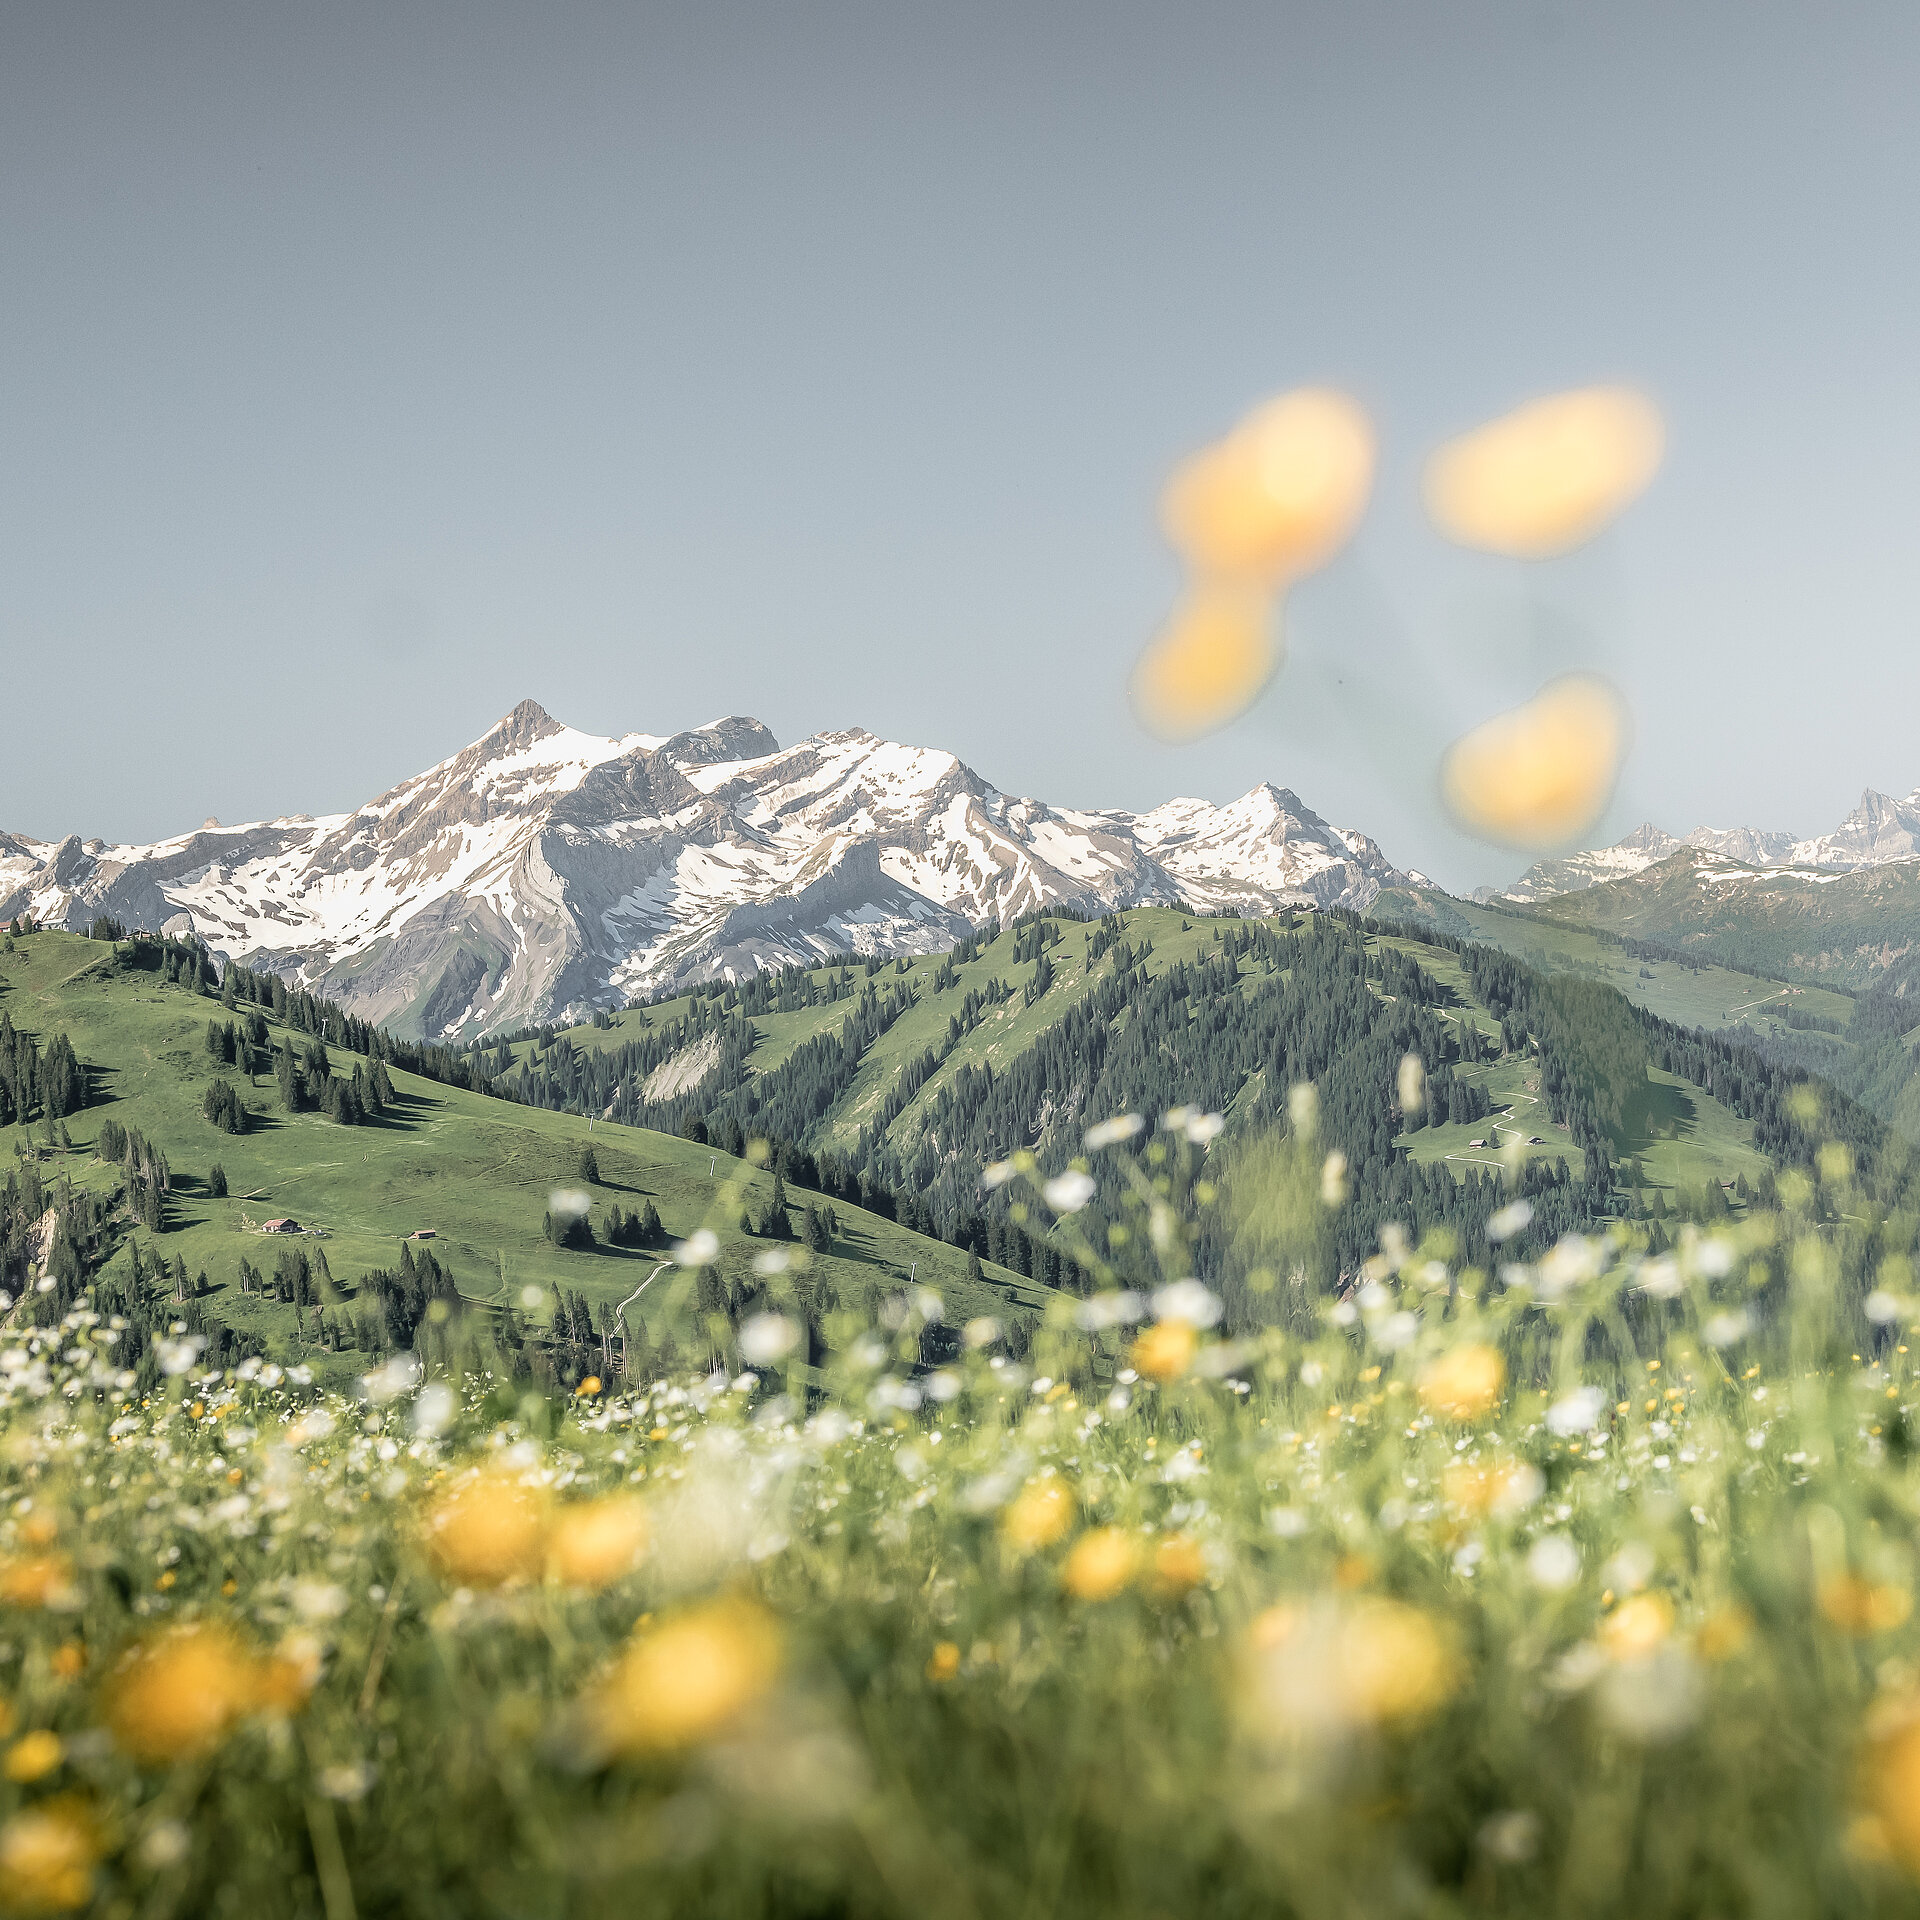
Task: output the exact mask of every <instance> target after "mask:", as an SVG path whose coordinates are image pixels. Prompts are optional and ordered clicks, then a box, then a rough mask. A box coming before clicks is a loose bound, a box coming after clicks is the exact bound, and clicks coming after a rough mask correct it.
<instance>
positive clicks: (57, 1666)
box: [47, 1640, 87, 1680]
mask: <svg viewBox="0 0 1920 1920" xmlns="http://www.w3.org/2000/svg"><path fill="white" fill-rule="evenodd" d="M47 1664H48V1666H50V1667H51V1668H52V1669H53V1671H54V1673H55V1674H56V1675H57V1676H58V1677H59V1678H60V1679H62V1680H77V1679H79V1677H80V1676H81V1675H82V1674H83V1673H85V1672H86V1670H87V1650H86V1648H85V1647H83V1646H82V1645H81V1644H80V1643H79V1641H77V1640H66V1641H63V1642H62V1643H61V1644H60V1645H59V1646H57V1647H55V1648H54V1650H53V1652H52V1653H51V1654H50V1655H48V1657H47Z"/></svg>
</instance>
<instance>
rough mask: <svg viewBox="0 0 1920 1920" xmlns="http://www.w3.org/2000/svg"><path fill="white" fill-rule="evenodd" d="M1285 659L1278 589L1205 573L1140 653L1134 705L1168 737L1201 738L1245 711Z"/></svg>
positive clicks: (1155, 729)
mask: <svg viewBox="0 0 1920 1920" xmlns="http://www.w3.org/2000/svg"><path fill="white" fill-rule="evenodd" d="M1279 664H1280V640H1279V634H1278V625H1277V620H1276V617H1275V613H1274V605H1273V598H1272V596H1271V595H1270V594H1269V593H1267V592H1266V591H1265V590H1264V589H1263V588H1260V587H1251V586H1247V585H1245V584H1243V583H1238V582H1233V581H1222V580H1209V581H1203V582H1202V583H1201V584H1200V585H1199V586H1198V587H1196V588H1195V589H1194V590H1193V592H1191V593H1190V594H1189V595H1188V596H1187V598H1186V599H1185V600H1184V601H1183V602H1182V603H1181V605H1180V607H1179V608H1178V609H1177V611H1176V612H1175V613H1174V616H1173V618H1172V620H1171V621H1170V622H1169V623H1168V624H1167V626H1166V628H1165V630H1164V631H1163V632H1162V633H1160V634H1159V635H1158V636H1157V637H1156V638H1155V639H1154V640H1153V641H1152V642H1151V643H1150V644H1149V645H1148V647H1147V650H1146V652H1145V653H1143V654H1142V655H1141V656H1140V663H1139V665H1138V666H1136V667H1135V668H1134V670H1133V705H1134V711H1135V712H1136V713H1137V714H1138V715H1139V716H1140V722H1141V724H1142V725H1143V726H1144V727H1145V728H1146V729H1147V731H1148V732H1149V733H1153V734H1157V735H1158V736H1159V737H1160V738H1161V739H1162V740H1169V741H1184V740H1197V739H1198V738H1199V737H1200V736H1201V735H1202V734H1204V733H1211V732H1212V731H1213V730H1214V728H1216V727H1223V726H1225V725H1226V724H1227V722H1228V721H1229V720H1234V719H1237V718H1238V717H1239V716H1240V715H1241V714H1243V713H1244V712H1245V711H1246V710H1247V708H1248V707H1250V706H1251V705H1252V704H1253V702H1254V701H1255V700H1256V699H1257V698H1258V697H1259V694H1260V690H1261V689H1262V688H1263V687H1264V686H1265V685H1266V684H1267V682H1268V681H1269V680H1271V679H1272V678H1273V674H1274V669H1275V668H1276V667H1278V666H1279Z"/></svg>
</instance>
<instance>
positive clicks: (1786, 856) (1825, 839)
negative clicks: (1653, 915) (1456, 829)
mask: <svg viewBox="0 0 1920 1920" xmlns="http://www.w3.org/2000/svg"><path fill="white" fill-rule="evenodd" d="M1689 847H1692V848H1695V849H1697V850H1699V851H1700V852H1703V853H1713V854H1720V855H1722V856H1723V857H1724V858H1726V859H1728V860H1733V861H1738V862H1739V863H1740V864H1741V865H1742V866H1745V867H1758V868H1763V869H1774V868H1786V867H1817V868H1821V869H1824V870H1828V871H1836V872H1851V871H1853V870H1855V869H1857V868H1860V867H1883V866H1891V865H1893V864H1894V863H1896V862H1898V861H1903V860H1920V787H1917V788H1915V789H1914V791H1913V792H1912V793H1910V794H1908V795H1907V797H1906V798H1905V799H1904V800H1896V799H1894V798H1893V797H1892V796H1891V795H1889V794H1884V793H1875V792H1874V790H1873V789H1872V788H1871V787H1869V788H1868V789H1867V790H1866V792H1865V793H1863V794H1862V795H1861V796H1860V804H1859V805H1858V806H1857V807H1855V808H1854V810H1853V811H1852V812H1851V813H1850V814H1848V815H1847V817H1846V819H1844V820H1843V821H1842V822H1841V823H1840V825H1839V826H1838V827H1836V828H1835V829H1834V830H1833V832H1831V833H1823V834H1817V835H1816V836H1815V837H1814V838H1812V839H1810V840H1796V839H1795V838H1794V837H1793V835H1792V834H1790V833H1762V832H1758V831H1756V830H1755V829H1754V828H1752V827H1695V828H1694V830H1693V831H1692V832H1691V833H1690V834H1688V835H1687V836H1686V838H1685V839H1683V840H1677V839H1675V838H1674V836H1673V835H1672V834H1670V833H1666V832H1663V831H1662V830H1661V829H1660V828H1659V827H1656V826H1654V825H1653V824H1652V823H1651V822H1649V823H1648V824H1647V825H1645V826H1641V827H1636V828H1635V829H1634V830H1633V832H1632V833H1630V834H1628V835H1627V837H1626V838H1625V839H1624V840H1619V841H1616V842H1615V843H1614V844H1613V845H1612V846H1610V847H1598V848H1595V849H1594V850H1593V851H1592V852H1588V853H1573V854H1568V855H1567V856H1565V858H1563V859H1559V860H1542V861H1541V862H1539V864H1538V865H1536V866H1532V867H1529V868H1528V869H1527V871H1526V872H1525V873H1523V874H1522V875H1521V876H1520V878H1519V879H1518V880H1516V881H1515V882H1514V884H1513V885H1512V886H1510V887H1508V888H1507V889H1506V890H1505V891H1504V892H1499V891H1496V890H1495V889H1494V888H1491V887H1482V888H1481V889H1480V890H1479V891H1478V892H1477V893H1476V894H1475V895H1474V898H1475V899H1477V900H1519V901H1540V900H1551V899H1553V898H1555V897H1556V896H1558V895H1560V894H1567V893H1578V892H1580V891H1581V890H1582V889H1583V888H1586V887H1594V886H1603V885H1605V884H1606V883H1607V882H1609V881H1613V880H1625V879H1628V878H1630V877H1631V876H1632V875H1634V874H1636V873H1641V872H1644V871H1645V870H1646V869H1647V868H1648V867H1652V866H1656V865H1658V864H1659V863H1660V862H1661V861H1663V860H1670V859H1671V858H1672V857H1673V856H1674V855H1675V854H1677V853H1679V852H1681V851H1682V850H1683V849H1685V848H1689Z"/></svg>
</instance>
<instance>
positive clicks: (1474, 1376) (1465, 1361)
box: [1420, 1341, 1507, 1420]
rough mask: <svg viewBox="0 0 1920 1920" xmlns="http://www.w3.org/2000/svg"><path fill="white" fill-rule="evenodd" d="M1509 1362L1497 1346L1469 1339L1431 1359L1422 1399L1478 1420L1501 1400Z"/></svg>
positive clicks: (1452, 1414)
mask: <svg viewBox="0 0 1920 1920" xmlns="http://www.w3.org/2000/svg"><path fill="white" fill-rule="evenodd" d="M1506 1384H1507V1363H1506V1361H1505V1360H1504V1359H1502V1358H1501V1356H1500V1350H1499V1349H1498V1348H1497V1347H1490V1346H1488V1345H1487V1344H1486V1343H1485V1342H1484V1341H1469V1342H1468V1343H1467V1344H1466V1345H1464V1346H1459V1347H1454V1348H1452V1349H1451V1350H1450V1351H1449V1352H1446V1353H1443V1354H1441V1355H1440V1356H1439V1357H1438V1358H1437V1359H1434V1360H1430V1361H1429V1362H1428V1363H1427V1365H1426V1367H1425V1368H1424V1369H1423V1370H1422V1372H1421V1375H1420V1399H1421V1402H1422V1404H1423V1405H1425V1406H1426V1407H1428V1408H1429V1409H1431V1411H1433V1412H1434V1413H1440V1414H1445V1415H1446V1416H1447V1417H1448V1418H1449V1419H1453V1420H1478V1419H1480V1418H1481V1417H1482V1416H1483V1415H1485V1414H1488V1413H1491V1412H1492V1411H1493V1409H1494V1408H1495V1407H1497V1406H1498V1405H1499V1404H1500V1395H1501V1393H1502V1392H1503V1391H1504V1389H1505V1387H1506Z"/></svg>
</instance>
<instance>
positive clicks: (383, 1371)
mask: <svg viewBox="0 0 1920 1920" xmlns="http://www.w3.org/2000/svg"><path fill="white" fill-rule="evenodd" d="M263 1377H264V1376H263ZM419 1379H420V1362H419V1360H418V1359H417V1358H416V1357H415V1356H414V1355H413V1354H410V1353H396V1354H395V1355H394V1356H393V1358H392V1359H391V1360H389V1361H388V1362H387V1363H386V1364H385V1365H384V1366H379V1367H375V1368H374V1370H373V1371H372V1372H371V1373H370V1374H368V1375H366V1376H365V1378H364V1379H362V1380H361V1382H360V1385H361V1388H362V1390H363V1391H364V1392H365V1394H366V1396H367V1398H368V1399H369V1400H371V1401H372V1402H373V1403H374V1405H375V1406H384V1405H385V1404H386V1402H387V1401H389V1400H397V1399H398V1398H399V1397H400V1396H401V1395H402V1394H403V1393H405V1392H406V1391H407V1390H408V1389H409V1388H410V1387H413V1386H414V1385H416V1384H417V1383H418V1381H419Z"/></svg>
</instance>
